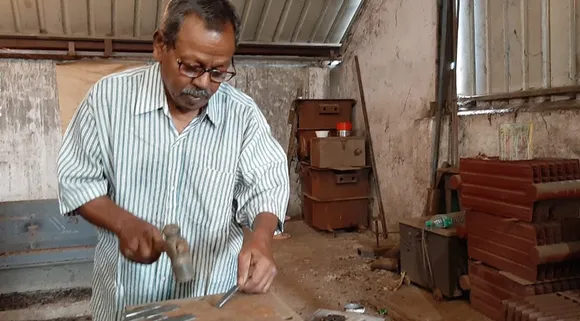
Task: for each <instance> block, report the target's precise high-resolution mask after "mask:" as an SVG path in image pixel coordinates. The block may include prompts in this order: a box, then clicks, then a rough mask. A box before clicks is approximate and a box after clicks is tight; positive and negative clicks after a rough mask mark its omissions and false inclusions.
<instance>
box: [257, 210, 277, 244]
mask: <svg viewBox="0 0 580 321" xmlns="http://www.w3.org/2000/svg"><path fill="white" fill-rule="evenodd" d="M278 222H279V220H278V217H277V216H276V215H274V214H272V213H268V212H263V213H260V214H258V216H256V219H255V221H254V224H253V225H254V226H253V229H252V232H253V234H254V237H255V238H257V239H258V240H263V241H267V242H269V241H271V240H272V238H273V237H274V232H276V229H277V228H278Z"/></svg>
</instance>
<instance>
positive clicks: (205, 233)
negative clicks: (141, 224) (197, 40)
mask: <svg viewBox="0 0 580 321" xmlns="http://www.w3.org/2000/svg"><path fill="white" fill-rule="evenodd" d="M58 178H59V200H60V210H61V212H62V213H63V214H67V213H74V212H75V211H76V209H78V208H79V207H80V206H81V205H83V204H85V203H87V202H88V201H90V200H93V199H95V198H97V197H100V196H103V195H108V196H109V197H110V198H111V199H112V200H113V201H114V202H115V203H116V204H118V205H119V206H121V207H122V208H124V209H125V210H127V211H129V212H131V213H133V214H134V215H136V216H138V217H140V218H142V219H144V220H146V221H148V222H150V223H151V224H153V225H154V226H156V227H158V228H159V229H162V228H163V227H164V226H165V225H166V224H172V223H177V224H179V226H180V227H181V231H182V232H181V233H182V234H183V235H184V237H185V238H186V239H187V241H188V242H189V244H190V245H191V249H192V251H193V253H192V257H193V262H194V268H195V272H196V278H195V280H194V281H193V282H190V283H185V284H180V285H177V284H176V283H175V282H174V280H173V273H172V269H171V265H170V261H169V258H168V257H167V255H166V254H163V255H162V256H161V258H160V259H159V260H158V261H157V262H156V263H154V264H151V265H143V264H138V263H133V262H131V261H129V260H127V259H126V258H125V257H124V256H123V255H122V254H121V253H120V251H119V245H118V239H117V237H116V236H115V235H114V234H112V233H111V232H109V231H106V230H104V229H101V228H99V229H98V236H99V237H98V244H97V247H96V253H95V264H94V272H93V282H92V283H93V297H92V300H91V308H92V313H93V320H95V321H114V320H121V316H122V311H123V309H124V307H125V306H132V305H138V304H144V303H148V302H153V301H160V300H168V299H177V298H186V297H196V296H202V295H211V294H216V293H223V292H225V291H227V289H228V288H230V287H231V286H233V285H234V284H235V283H236V279H237V256H238V254H239V251H240V249H241V246H242V238H243V231H242V228H241V225H245V226H251V224H252V223H253V220H254V218H255V217H256V216H257V215H258V214H259V213H261V212H270V213H274V214H275V215H277V216H278V218H279V219H280V223H279V229H280V230H281V229H282V228H283V223H282V222H283V221H284V216H285V214H286V208H287V205H288V198H289V178H288V168H287V161H286V156H285V153H284V150H283V149H282V148H281V146H280V144H279V143H278V142H277V141H276V139H275V138H274V137H273V136H272V134H271V131H270V127H269V125H268V124H267V122H266V119H265V118H264V116H263V115H262V113H261V111H260V110H259V108H258V106H257V105H256V104H255V102H254V101H253V100H252V99H251V98H250V97H248V96H247V95H245V94H243V93H242V92H240V91H239V90H237V89H235V88H233V87H232V86H230V85H228V84H226V83H223V84H222V85H221V86H220V88H219V90H218V92H217V93H215V95H214V96H213V97H212V98H211V100H210V102H209V104H208V107H207V108H204V109H203V111H202V112H201V113H200V115H199V116H198V117H196V118H195V119H194V120H193V121H192V122H191V124H190V125H189V126H188V127H186V129H185V130H183V132H182V133H181V134H178V132H177V130H176V129H175V127H174V126H173V123H172V121H171V115H170V113H169V109H168V105H167V100H166V96H165V93H164V88H163V83H162V80H161V75H160V66H159V64H158V63H156V64H153V65H151V66H147V67H142V68H138V69H134V70H129V71H125V72H121V73H117V74H113V75H110V76H107V77H105V78H103V79H102V80H100V81H99V82H98V83H96V84H95V85H94V86H93V87H92V88H91V90H90V91H89V93H88V94H87V96H86V97H85V99H84V101H83V102H82V104H81V105H80V107H79V108H78V110H77V112H76V114H75V115H74V117H73V119H72V120H71V123H70V125H69V126H68V129H67V131H66V133H65V135H64V139H63V143H62V147H61V151H60V155H59V160H58Z"/></svg>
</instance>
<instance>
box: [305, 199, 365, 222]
mask: <svg viewBox="0 0 580 321" xmlns="http://www.w3.org/2000/svg"><path fill="white" fill-rule="evenodd" d="M302 202H303V209H302V211H303V213H302V214H303V216H304V222H306V224H308V225H310V226H311V227H314V228H316V229H319V230H326V231H333V230H339V229H346V228H358V227H359V226H367V225H368V224H367V223H368V213H369V202H370V199H369V198H368V197H364V198H345V199H339V200H331V201H323V200H320V199H317V198H316V197H312V196H310V195H308V194H303V199H302Z"/></svg>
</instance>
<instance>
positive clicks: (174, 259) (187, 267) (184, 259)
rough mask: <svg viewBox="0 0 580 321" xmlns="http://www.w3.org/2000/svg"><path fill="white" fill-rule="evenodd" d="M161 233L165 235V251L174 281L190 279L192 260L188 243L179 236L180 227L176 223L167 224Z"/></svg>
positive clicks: (192, 274) (192, 272)
mask: <svg viewBox="0 0 580 321" xmlns="http://www.w3.org/2000/svg"><path fill="white" fill-rule="evenodd" d="M163 235H164V236H165V252H166V253H167V255H168V256H169V259H170V260H171V267H172V268H173V275H174V277H175V281H176V282H177V283H183V282H188V281H192V280H193V278H194V271H193V262H192V259H191V253H190V252H189V244H188V243H187V241H186V240H185V239H184V238H183V237H181V229H180V228H179V226H178V225H176V224H169V225H166V226H165V227H164V228H163Z"/></svg>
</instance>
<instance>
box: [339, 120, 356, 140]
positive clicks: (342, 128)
mask: <svg viewBox="0 0 580 321" xmlns="http://www.w3.org/2000/svg"><path fill="white" fill-rule="evenodd" d="M351 131H352V124H351V123H350V122H340V123H338V124H336V134H337V135H338V136H339V137H348V136H350V134H351Z"/></svg>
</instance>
